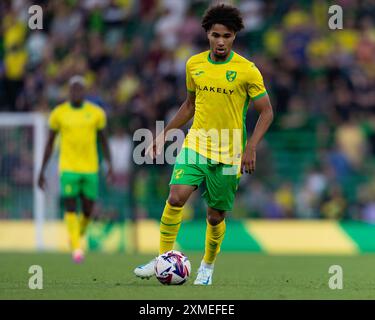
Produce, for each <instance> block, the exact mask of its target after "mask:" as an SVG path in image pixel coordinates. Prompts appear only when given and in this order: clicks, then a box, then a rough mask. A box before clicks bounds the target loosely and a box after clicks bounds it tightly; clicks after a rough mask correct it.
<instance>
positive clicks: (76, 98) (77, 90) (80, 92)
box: [70, 83, 85, 104]
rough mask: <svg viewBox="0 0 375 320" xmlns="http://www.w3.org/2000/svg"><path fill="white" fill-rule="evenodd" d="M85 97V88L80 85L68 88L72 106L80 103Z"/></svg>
mask: <svg viewBox="0 0 375 320" xmlns="http://www.w3.org/2000/svg"><path fill="white" fill-rule="evenodd" d="M84 96H85V87H84V86H83V85H82V84H79V83H74V84H72V85H71V87H70V100H71V101H72V102H73V103H74V104H80V103H82V101H83V99H84Z"/></svg>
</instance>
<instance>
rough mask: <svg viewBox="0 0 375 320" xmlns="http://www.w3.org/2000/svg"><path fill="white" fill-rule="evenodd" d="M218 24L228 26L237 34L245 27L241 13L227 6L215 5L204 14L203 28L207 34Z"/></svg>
mask: <svg viewBox="0 0 375 320" xmlns="http://www.w3.org/2000/svg"><path fill="white" fill-rule="evenodd" d="M216 23H218V24H222V25H224V26H226V27H227V28H228V29H229V30H232V31H234V32H235V33H237V32H238V31H241V30H242V29H243V27H244V25H243V21H242V17H241V13H240V11H239V10H238V9H237V8H236V7H233V6H231V5H227V4H217V5H213V6H211V7H209V8H208V9H207V10H206V12H205V13H204V16H203V19H202V27H203V29H204V30H205V31H206V32H207V31H209V30H210V29H211V27H212V26H213V25H214V24H216Z"/></svg>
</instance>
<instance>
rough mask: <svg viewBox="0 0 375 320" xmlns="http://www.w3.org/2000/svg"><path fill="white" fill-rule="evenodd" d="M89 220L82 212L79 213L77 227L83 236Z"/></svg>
mask: <svg viewBox="0 0 375 320" xmlns="http://www.w3.org/2000/svg"><path fill="white" fill-rule="evenodd" d="M89 222H90V218H89V217H86V216H85V215H84V214H83V213H81V215H80V217H79V229H80V234H81V236H83V235H84V234H85V233H86V230H87V226H88V224H89Z"/></svg>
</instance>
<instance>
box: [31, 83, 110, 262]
mask: <svg viewBox="0 0 375 320" xmlns="http://www.w3.org/2000/svg"><path fill="white" fill-rule="evenodd" d="M69 90H70V100H69V101H66V102H64V103H62V104H60V105H58V106H57V107H56V108H55V109H54V110H53V111H52V112H51V114H50V117H49V128H50V131H49V136H48V140H47V144H46V148H45V152H44V156H43V163H42V167H41V171H40V174H39V180H38V185H39V187H40V188H41V189H43V190H44V188H45V178H44V171H45V168H46V165H47V163H48V160H49V158H50V156H51V154H52V151H53V145H54V141H55V138H56V136H57V134H60V148H59V153H60V154H59V172H60V187H61V195H62V197H63V200H64V209H65V214H64V220H65V222H66V224H67V227H68V233H69V237H70V245H71V249H72V258H73V261H74V262H76V263H80V262H81V261H82V260H83V258H84V252H83V250H82V247H81V236H83V235H84V233H85V230H86V227H87V225H88V223H89V221H90V216H91V214H92V211H93V208H94V204H95V200H96V199H97V196H98V185H99V178H98V170H99V159H98V150H97V138H99V142H100V143H101V146H102V149H103V154H104V158H105V160H106V161H107V164H108V178H109V179H111V176H112V165H111V157H110V152H109V148H108V142H107V138H106V136H105V134H104V128H105V126H106V115H105V113H104V111H103V110H102V109H101V108H100V107H99V106H97V105H95V104H93V103H91V102H89V101H87V100H85V99H84V95H85V81H84V79H83V78H82V77H81V76H74V77H72V78H71V79H70V81H69ZM78 198H80V200H81V207H82V214H81V215H79V214H78V212H77V200H78Z"/></svg>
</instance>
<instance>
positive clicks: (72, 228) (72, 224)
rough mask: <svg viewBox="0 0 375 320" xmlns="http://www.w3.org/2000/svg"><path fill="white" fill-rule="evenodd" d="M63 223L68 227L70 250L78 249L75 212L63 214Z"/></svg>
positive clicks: (78, 237) (79, 246)
mask: <svg viewBox="0 0 375 320" xmlns="http://www.w3.org/2000/svg"><path fill="white" fill-rule="evenodd" d="M64 219H65V223H66V225H67V227H68V233H69V237H70V245H71V248H72V250H76V249H80V248H81V244H80V234H79V221H78V216H77V214H76V213H75V212H65V216H64Z"/></svg>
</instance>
